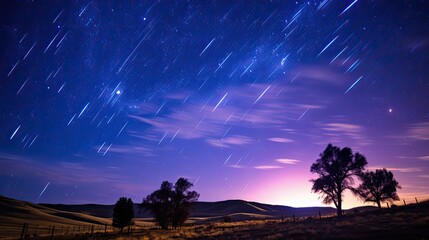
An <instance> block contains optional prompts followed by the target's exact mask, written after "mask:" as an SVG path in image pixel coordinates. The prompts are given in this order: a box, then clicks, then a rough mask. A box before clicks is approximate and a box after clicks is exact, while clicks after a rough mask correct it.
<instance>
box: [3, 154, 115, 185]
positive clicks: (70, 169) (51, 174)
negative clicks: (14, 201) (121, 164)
mask: <svg viewBox="0 0 429 240" xmlns="http://www.w3.org/2000/svg"><path fill="white" fill-rule="evenodd" d="M0 164H1V165H2V168H0V174H5V175H9V174H10V172H11V171H12V172H14V174H15V175H17V176H21V177H35V178H43V179H50V180H52V181H53V182H55V183H57V184H64V185H76V184H94V183H103V184H107V183H121V182H122V181H121V179H120V177H119V175H118V174H117V173H116V172H115V171H116V170H115V169H112V168H105V169H95V168H91V167H85V166H84V165H82V164H79V163H73V162H62V161H56V162H52V163H49V164H47V163H46V162H42V161H37V160H34V159H30V158H27V157H23V156H19V155H12V154H5V153H0ZM83 176H90V177H83Z"/></svg>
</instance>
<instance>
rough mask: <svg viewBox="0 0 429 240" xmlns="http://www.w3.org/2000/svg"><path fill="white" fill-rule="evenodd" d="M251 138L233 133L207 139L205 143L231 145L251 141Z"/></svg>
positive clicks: (239, 144) (222, 145)
mask: <svg viewBox="0 0 429 240" xmlns="http://www.w3.org/2000/svg"><path fill="white" fill-rule="evenodd" d="M252 142H253V140H252V139H251V138H249V137H247V136H241V135H234V136H231V137H226V138H223V139H208V140H207V143H208V144H210V145H213V146H215V147H232V146H234V145H235V146H241V145H247V144H250V143H252Z"/></svg>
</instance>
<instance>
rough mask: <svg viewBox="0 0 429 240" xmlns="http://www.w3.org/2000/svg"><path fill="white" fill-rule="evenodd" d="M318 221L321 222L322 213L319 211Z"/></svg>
mask: <svg viewBox="0 0 429 240" xmlns="http://www.w3.org/2000/svg"><path fill="white" fill-rule="evenodd" d="M319 219H320V220H322V213H320V211H319Z"/></svg>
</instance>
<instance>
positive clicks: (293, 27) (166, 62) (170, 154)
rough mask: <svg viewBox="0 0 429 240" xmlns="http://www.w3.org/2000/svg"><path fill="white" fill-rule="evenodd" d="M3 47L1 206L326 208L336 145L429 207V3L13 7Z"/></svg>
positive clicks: (2, 17)
mask: <svg viewBox="0 0 429 240" xmlns="http://www.w3.org/2000/svg"><path fill="white" fill-rule="evenodd" d="M0 36H1V37H0V91H1V92H0V164H1V165H0V166H1V168H0V182H1V185H0V194H1V195H5V196H9V197H13V198H18V199H23V200H28V201H32V202H45V203H103V204H113V203H114V202H115V201H116V200H117V199H118V198H119V197H121V196H127V197H131V198H132V199H133V201H134V202H137V203H139V202H141V200H142V198H143V197H144V196H146V195H147V194H149V193H151V192H152V191H154V190H155V189H157V188H158V187H159V185H160V184H161V182H162V181H164V180H168V181H172V182H174V181H175V180H177V178H179V177H182V176H183V177H186V178H188V179H189V180H190V181H191V182H193V183H194V190H196V191H198V192H199V193H200V194H201V197H200V200H203V201H215V200H226V199H245V200H253V201H259V202H265V203H275V204H284V205H290V206H316V205H317V206H320V205H322V203H321V200H320V199H318V195H316V194H314V193H311V183H310V182H309V180H310V179H311V178H315V177H317V176H316V175H312V174H311V173H310V166H311V164H312V163H313V162H314V161H315V160H316V159H317V158H318V155H319V153H321V152H322V151H323V150H324V149H325V147H326V145H327V144H328V143H333V144H334V145H337V146H340V147H346V146H348V147H351V148H352V149H353V151H358V152H360V153H362V154H363V155H365V156H366V157H367V160H368V162H369V164H368V167H367V169H376V168H383V167H386V168H387V169H388V170H391V171H392V172H393V173H394V175H395V177H396V179H397V180H398V182H399V183H400V185H401V186H402V189H401V190H399V192H398V193H399V196H400V197H401V198H404V199H406V200H408V201H411V200H413V201H414V197H418V198H421V199H422V198H427V197H429V184H428V182H429V3H428V2H427V1H423V0H415V1H399V0H398V1H387V0H386V1H369V0H368V1H364V0H324V1H270V2H269V1H116V2H110V3H107V1H6V0H3V1H0ZM358 204H362V203H361V202H360V201H358V200H357V199H356V198H355V197H352V196H351V195H349V196H348V197H347V198H346V200H345V203H344V206H345V207H346V208H347V207H352V206H356V205H358Z"/></svg>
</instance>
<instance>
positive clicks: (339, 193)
mask: <svg viewBox="0 0 429 240" xmlns="http://www.w3.org/2000/svg"><path fill="white" fill-rule="evenodd" d="M337 204H338V206H337V216H339V217H341V216H343V209H342V208H341V205H342V199H341V189H340V188H339V189H338V202H337Z"/></svg>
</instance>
